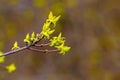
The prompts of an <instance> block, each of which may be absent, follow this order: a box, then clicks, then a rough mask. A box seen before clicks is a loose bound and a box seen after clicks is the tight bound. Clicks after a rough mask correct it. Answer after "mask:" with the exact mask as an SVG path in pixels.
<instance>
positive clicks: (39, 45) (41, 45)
mask: <svg viewBox="0 0 120 80" xmlns="http://www.w3.org/2000/svg"><path fill="white" fill-rule="evenodd" d="M48 45H50V43H46V44H35V45H34V46H36V47H44V46H48Z"/></svg>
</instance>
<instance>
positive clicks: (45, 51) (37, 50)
mask: <svg viewBox="0 0 120 80" xmlns="http://www.w3.org/2000/svg"><path fill="white" fill-rule="evenodd" d="M28 49H29V50H31V51H36V52H42V53H48V52H57V51H59V50H58V49H54V50H47V49H45V50H39V49H35V48H31V47H29V48H28Z"/></svg>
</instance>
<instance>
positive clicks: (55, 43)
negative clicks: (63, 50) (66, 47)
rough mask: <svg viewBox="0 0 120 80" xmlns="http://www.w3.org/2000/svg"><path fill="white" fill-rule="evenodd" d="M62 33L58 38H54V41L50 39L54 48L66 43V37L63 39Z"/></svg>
mask: <svg viewBox="0 0 120 80" xmlns="http://www.w3.org/2000/svg"><path fill="white" fill-rule="evenodd" d="M61 35H62V34H61V33H60V34H59V35H58V37H56V36H55V37H53V38H52V39H50V41H51V44H50V46H53V47H57V46H60V45H61V44H63V43H64V42H65V40H64V37H61Z"/></svg>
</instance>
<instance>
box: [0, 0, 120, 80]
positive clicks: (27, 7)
mask: <svg viewBox="0 0 120 80" xmlns="http://www.w3.org/2000/svg"><path fill="white" fill-rule="evenodd" d="M119 4H120V1H119V0H0V51H3V52H6V51H8V50H10V49H11V47H13V44H14V41H18V42H19V45H20V46H23V45H24V43H23V41H22V40H23V39H24V36H25V35H26V34H27V33H32V32H33V31H34V32H40V31H41V29H42V25H43V23H44V22H45V20H46V18H47V15H48V13H49V12H50V11H53V13H54V14H55V15H61V19H60V21H59V22H58V24H57V25H56V31H55V35H57V34H59V32H63V36H65V37H66V40H67V45H70V46H71V47H72V49H71V51H70V52H69V53H68V54H67V55H65V56H60V55H58V54H56V53H52V54H42V53H37V52H29V51H23V52H20V53H19V54H17V55H11V56H8V57H6V62H5V64H7V65H8V64H9V63H10V62H14V63H16V65H17V67H18V66H19V67H18V68H17V71H16V72H15V73H13V74H10V75H9V74H6V72H5V71H4V70H2V65H1V64H0V68H1V69H0V70H1V71H0V78H1V79H2V80H41V79H42V80H119V79H120V70H119V69H120V45H119V44H120V42H119V41H120V5H119ZM6 76H7V77H6Z"/></svg>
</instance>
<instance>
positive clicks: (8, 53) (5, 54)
mask: <svg viewBox="0 0 120 80" xmlns="http://www.w3.org/2000/svg"><path fill="white" fill-rule="evenodd" d="M28 47H29V46H24V47H21V48H19V49H17V50H12V51H9V52H6V53H4V54H0V57H1V56H7V55H10V54H14V53H16V52H19V51H23V50H25V49H27V48H28Z"/></svg>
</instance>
